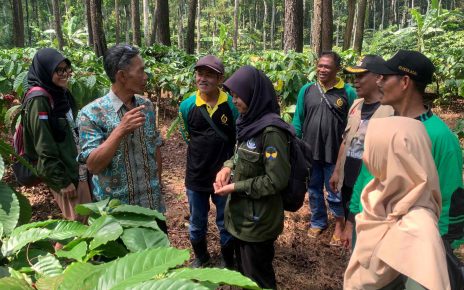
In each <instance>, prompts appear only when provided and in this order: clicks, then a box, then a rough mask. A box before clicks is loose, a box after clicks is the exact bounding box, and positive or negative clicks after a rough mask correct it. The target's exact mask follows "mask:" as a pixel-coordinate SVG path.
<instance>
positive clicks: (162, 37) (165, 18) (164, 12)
mask: <svg viewBox="0 0 464 290" xmlns="http://www.w3.org/2000/svg"><path fill="white" fill-rule="evenodd" d="M156 11H157V14H156V16H155V17H156V21H157V23H158V29H157V33H158V40H159V42H160V43H161V44H164V45H168V46H171V31H170V30H169V3H168V0H157V1H156Z"/></svg>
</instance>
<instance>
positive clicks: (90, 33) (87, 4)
mask: <svg viewBox="0 0 464 290" xmlns="http://www.w3.org/2000/svg"><path fill="white" fill-rule="evenodd" d="M85 16H86V18H87V33H88V40H87V41H88V45H89V46H93V30H92V15H91V14H90V0H85Z"/></svg>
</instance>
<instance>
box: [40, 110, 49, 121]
mask: <svg viewBox="0 0 464 290" xmlns="http://www.w3.org/2000/svg"><path fill="white" fill-rule="evenodd" d="M39 120H48V113H47V112H39Z"/></svg>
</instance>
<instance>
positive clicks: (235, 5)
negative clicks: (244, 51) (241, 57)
mask: <svg viewBox="0 0 464 290" xmlns="http://www.w3.org/2000/svg"><path fill="white" fill-rule="evenodd" d="M238 6H239V0H235V1H234V39H233V46H234V50H235V51H237V47H238V17H239V16H238Z"/></svg>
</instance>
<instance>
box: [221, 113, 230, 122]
mask: <svg viewBox="0 0 464 290" xmlns="http://www.w3.org/2000/svg"><path fill="white" fill-rule="evenodd" d="M227 120H229V119H228V118H227V116H226V115H225V114H222V116H221V122H222V124H227Z"/></svg>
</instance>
